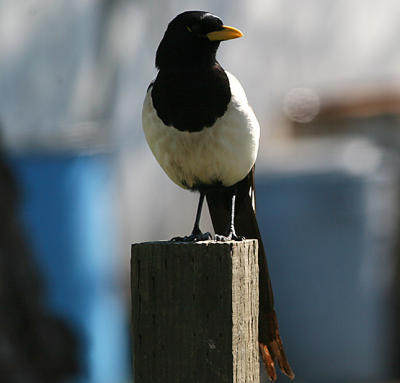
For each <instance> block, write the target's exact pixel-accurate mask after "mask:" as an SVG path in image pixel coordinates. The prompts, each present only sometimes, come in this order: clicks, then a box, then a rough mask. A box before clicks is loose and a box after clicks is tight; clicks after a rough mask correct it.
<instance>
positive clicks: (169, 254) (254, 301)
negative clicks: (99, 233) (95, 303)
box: [131, 240, 260, 383]
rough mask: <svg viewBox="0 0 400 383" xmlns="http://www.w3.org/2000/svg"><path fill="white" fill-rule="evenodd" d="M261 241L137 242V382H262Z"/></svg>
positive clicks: (134, 284) (134, 269) (134, 261)
mask: <svg viewBox="0 0 400 383" xmlns="http://www.w3.org/2000/svg"><path fill="white" fill-rule="evenodd" d="M257 246H258V244H257V241H256V240H246V241H243V242H213V241H208V242H200V243H175V242H150V243H139V244H134V245H133V246H132V259H131V267H132V274H131V283H132V310H133V316H132V320H133V360H134V365H133V369H134V379H135V380H134V381H135V383H161V382H162V383H169V382H174V383H186V382H188V383H231V382H232V383H259V381H260V380H259V379H260V378H259V357H258V345H257V338H258V257H257Z"/></svg>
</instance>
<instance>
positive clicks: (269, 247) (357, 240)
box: [256, 171, 397, 383]
mask: <svg viewBox="0 0 400 383" xmlns="http://www.w3.org/2000/svg"><path fill="white" fill-rule="evenodd" d="M393 177H394V175H392V178H390V174H389V176H388V177H379V176H377V175H376V174H367V175H357V176H356V175H351V174H347V173H345V172H339V171H338V172H326V173H324V172H321V173H315V172H314V173H312V172H310V173H307V172H304V173H293V174H258V175H257V180H258V183H257V190H256V192H257V216H258V221H259V223H260V229H261V231H262V234H263V238H264V241H265V247H266V252H267V256H268V261H269V266H270V271H271V278H272V285H273V287H274V291H275V298H276V299H275V300H276V306H277V313H278V318H279V321H280V329H281V334H282V337H283V342H284V345H285V347H286V351H287V353H288V357H289V360H290V361H291V363H292V367H293V369H294V371H295V373H296V375H297V377H298V378H299V379H300V380H302V379H303V380H304V381H307V382H319V383H321V382H349V381H360V382H361V381H367V380H368V381H370V380H376V381H383V380H385V379H388V378H392V374H393V371H392V370H391V367H392V362H393V361H392V360H391V356H392V355H394V351H395V343H394V342H395V341H394V338H393V330H394V315H393V307H394V306H393V301H392V297H393V296H392V292H393V290H391V288H392V289H393V279H391V277H393V273H392V270H393V265H394V262H393V261H394V253H393V251H392V252H390V250H391V249H390V245H391V244H392V245H394V237H392V238H390V231H392V233H393V234H395V233H396V230H395V229H396V227H395V220H394V219H393V216H390V215H389V214H388V213H390V212H391V211H393V206H396V203H395V202H396V201H395V200H394V199H393V198H397V194H396V193H389V194H388V193H387V191H388V190H393ZM390 196H391V197H392V200H391V199H390ZM391 221H392V224H390V222H391ZM380 222H385V225H384V226H383V225H381V224H380ZM390 225H392V227H390ZM388 229H389V230H388ZM379 231H380V232H379ZM390 241H392V242H390ZM383 244H385V245H384V246H383ZM392 250H393V249H392ZM284 381H286V380H284Z"/></svg>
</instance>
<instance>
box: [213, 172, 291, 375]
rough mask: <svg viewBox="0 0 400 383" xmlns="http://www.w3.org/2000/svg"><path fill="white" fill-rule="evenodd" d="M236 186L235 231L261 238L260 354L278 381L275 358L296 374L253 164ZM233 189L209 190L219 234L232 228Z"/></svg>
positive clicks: (282, 365) (216, 229)
mask: <svg viewBox="0 0 400 383" xmlns="http://www.w3.org/2000/svg"><path fill="white" fill-rule="evenodd" d="M234 187H235V188H236V212H235V228H236V233H237V234H238V235H240V236H244V237H245V238H254V239H258V248H259V250H258V264H259V272H260V275H259V289H260V290H259V300H260V313H259V322H258V339H259V348H260V353H261V357H262V360H263V362H264V365H265V368H266V370H267V374H268V378H269V379H270V380H276V377H277V375H276V370H275V361H276V362H277V363H278V365H279V367H280V369H281V370H282V372H283V373H284V374H285V375H287V376H288V377H289V378H291V379H293V378H294V373H293V371H292V369H291V367H290V365H289V362H288V360H287V358H286V355H285V351H284V349H283V345H282V340H281V337H280V335H279V328H278V320H277V317H276V313H275V310H274V298H273V292H272V286H271V280H270V277H269V272H268V266H267V261H266V257H265V250H264V245H263V242H262V239H261V235H260V231H259V228H258V223H257V220H256V215H255V203H254V202H255V194H254V167H253V169H252V170H251V171H250V173H249V174H248V176H247V177H246V178H244V179H243V180H242V181H240V182H238V183H237V184H236V185H235V186H234ZM232 190H233V189H231V188H226V189H224V188H218V189H210V190H207V192H206V197H207V204H208V208H209V211H210V216H211V220H212V223H213V226H214V230H215V232H216V233H218V234H225V231H226V229H227V228H228V227H229V223H230V203H231V196H232Z"/></svg>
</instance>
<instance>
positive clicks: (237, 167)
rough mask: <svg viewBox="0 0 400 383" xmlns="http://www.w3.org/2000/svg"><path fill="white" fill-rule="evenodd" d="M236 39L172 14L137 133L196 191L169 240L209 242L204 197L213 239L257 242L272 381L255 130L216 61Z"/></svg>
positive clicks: (276, 345)
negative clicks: (186, 219) (185, 220)
mask: <svg viewBox="0 0 400 383" xmlns="http://www.w3.org/2000/svg"><path fill="white" fill-rule="evenodd" d="M241 36H242V33H241V32H240V31H239V30H238V29H236V28H232V27H228V26H225V25H224V24H223V23H222V21H221V19H220V18H218V17H217V16H214V15H213V14H211V13H209V12H203V11H188V12H184V13H181V14H179V15H178V16H176V17H175V18H174V19H173V20H172V21H171V22H170V23H169V25H168V28H167V31H166V32H165V35H164V37H163V39H162V40H161V43H160V45H159V47H158V49H157V53H156V67H157V68H158V74H157V76H156V78H155V80H154V81H153V82H152V83H151V84H150V86H149V88H148V90H147V94H146V98H145V101H144V105H143V113H142V119H143V129H144V133H145V136H146V139H147V142H148V144H149V146H150V148H151V150H152V152H153V154H154V156H155V157H156V159H157V161H158V162H159V164H160V165H161V167H162V168H163V169H164V171H165V172H166V173H167V175H168V176H169V177H170V178H171V179H172V181H174V182H175V183H176V184H177V185H179V186H181V187H183V188H185V189H189V190H194V191H199V192H200V199H199V205H198V209H197V214H196V219H195V224H194V228H193V230H192V233H191V234H190V235H189V236H186V237H176V238H174V240H180V241H200V240H207V239H211V235H210V233H202V232H201V230H200V228H199V221H200V215H201V210H202V205H203V201H204V197H206V198H207V203H208V207H209V211H210V215H211V220H212V223H213V226H214V230H215V233H216V235H215V239H216V240H220V241H224V240H241V239H243V237H247V238H257V239H258V241H259V255H258V257H259V270H260V278H259V281H260V316H259V346H260V352H261V355H262V359H263V361H264V364H265V366H266V369H267V373H268V377H269V378H270V379H271V380H275V379H276V371H275V361H277V362H278V364H279V366H280V368H281V370H282V371H283V372H284V373H285V374H286V375H288V376H289V377H290V378H293V377H294V374H293V371H292V369H291V368H290V366H289V363H288V361H287V359H286V356H285V353H284V350H283V346H282V341H281V338H280V335H279V330H278V322H277V319H276V314H275V310H274V303H273V294H272V288H271V281H270V278H269V273H268V267H267V263H266V258H265V251H264V247H263V243H262V240H261V235H260V232H259V229H258V224H257V220H256V216H255V193H254V164H255V161H256V157H257V151H258V143H259V135H260V127H259V124H258V121H257V118H256V116H255V115H254V112H253V110H252V109H251V107H250V106H249V104H248V102H247V98H246V94H245V92H244V90H243V88H242V86H241V85H240V83H239V81H238V80H237V79H236V78H235V77H234V76H233V75H232V74H230V73H229V72H227V71H225V70H224V69H223V68H222V67H221V65H220V64H219V63H218V61H217V60H216V53H217V49H218V46H219V44H220V42H221V41H223V40H229V39H234V38H237V37H241Z"/></svg>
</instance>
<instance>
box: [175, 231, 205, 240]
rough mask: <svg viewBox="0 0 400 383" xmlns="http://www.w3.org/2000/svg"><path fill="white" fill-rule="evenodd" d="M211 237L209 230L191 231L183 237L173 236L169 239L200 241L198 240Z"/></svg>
mask: <svg viewBox="0 0 400 383" xmlns="http://www.w3.org/2000/svg"><path fill="white" fill-rule="evenodd" d="M210 239H212V236H211V234H210V233H209V232H207V233H202V232H201V231H198V232H196V233H192V234H190V235H186V236H184V237H174V238H172V239H171V241H172V242H200V241H209V240H210Z"/></svg>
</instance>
